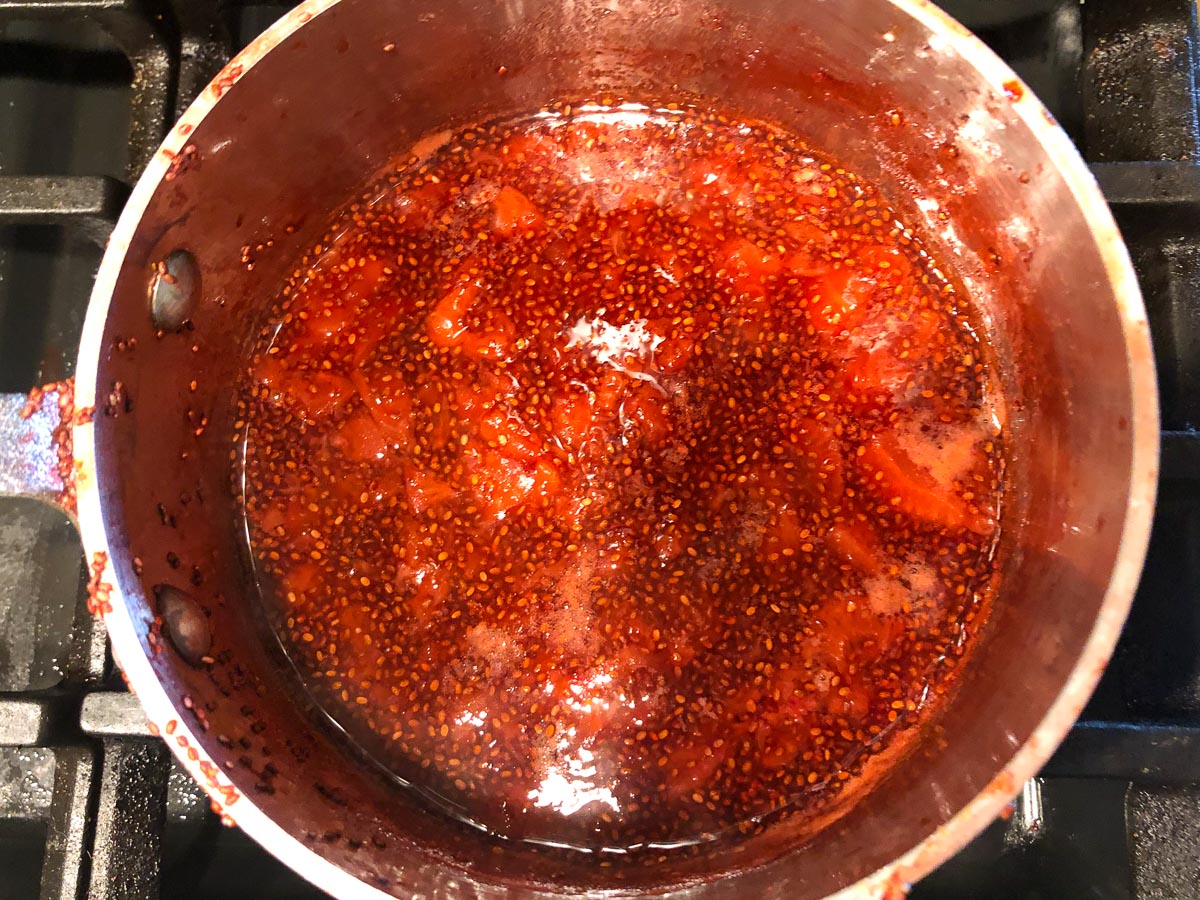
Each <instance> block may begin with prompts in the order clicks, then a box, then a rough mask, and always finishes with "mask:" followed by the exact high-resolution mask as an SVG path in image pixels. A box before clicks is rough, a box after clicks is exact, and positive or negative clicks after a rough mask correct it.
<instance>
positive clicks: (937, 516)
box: [237, 104, 1003, 852]
mask: <svg viewBox="0 0 1200 900" xmlns="http://www.w3.org/2000/svg"><path fill="white" fill-rule="evenodd" d="M971 321H972V314H971V310H970V308H969V305H968V302H967V300H966V298H964V297H963V296H962V295H961V293H959V292H956V290H955V289H954V287H953V286H952V285H951V284H950V283H948V282H947V281H946V280H945V279H944V278H943V277H942V276H941V274H940V273H939V271H938V269H937V268H936V266H935V265H934V263H933V262H932V261H931V260H930V259H929V257H928V256H927V255H926V253H925V252H924V251H923V250H922V249H921V246H920V244H919V241H918V239H917V237H916V236H915V235H914V234H912V233H911V232H910V231H909V230H908V229H906V228H905V226H904V225H902V224H901V223H900V222H898V221H897V220H896V219H895V217H894V216H893V213H892V211H891V210H890V209H889V208H888V206H887V205H886V203H885V202H884V201H883V200H882V199H881V196H880V194H879V192H878V191H877V190H876V189H875V188H873V187H872V186H871V185H869V184H865V183H863V182H862V181H861V180H860V179H858V178H856V177H855V175H854V174H853V173H851V172H847V171H844V170H843V169H841V168H838V167H837V165H836V164H835V163H833V162H830V161H828V160H825V159H822V158H821V157H820V156H818V155H817V154H816V153H814V152H812V151H810V150H808V149H806V148H805V146H804V145H803V144H802V143H801V142H800V141H798V140H797V139H796V138H794V137H792V136H789V135H787V134H783V133H781V132H779V131H777V130H773V129H772V128H769V127H765V126H761V125H757V124H744V123H740V122H737V121H732V120H730V119H728V118H726V117H723V116H720V115H716V114H711V113H708V112H705V111H703V110H698V109H693V108H687V109H683V108H676V107H669V108H665V109H651V108H647V107H642V106H637V105H632V104H630V105H622V106H601V105H586V106H576V107H565V106H560V107H553V108H549V109H547V110H543V111H542V112H541V113H539V114H537V115H534V116H531V117H528V118H525V119H520V120H508V121H505V122H501V123H497V124H493V125H490V126H485V127H477V128H471V129H468V130H464V131H461V132H459V133H458V134H457V135H455V136H454V137H452V138H451V139H449V140H448V141H447V142H446V143H444V144H443V145H441V147H440V148H439V149H436V150H434V151H432V153H430V154H428V155H425V156H423V157H420V158H412V159H410V160H407V161H406V162H404V163H403V164H402V165H400V166H398V167H396V168H395V169H394V170H392V171H391V172H390V173H388V174H387V175H386V176H385V177H384V178H383V179H382V180H381V181H380V182H379V183H377V184H376V185H375V186H374V187H372V189H371V190H370V191H369V192H367V193H365V194H364V195H363V198H362V199H361V200H360V201H359V202H356V203H353V204H352V205H350V206H349V207H348V208H346V209H345V210H344V211H343V212H342V213H341V214H340V216H339V217H338V218H337V219H336V221H335V223H334V225H333V226H332V227H331V229H330V231H329V236H328V238H327V239H326V240H325V241H323V242H322V243H321V244H320V245H319V246H317V247H316V248H314V249H313V250H312V252H311V253H310V254H309V255H308V256H306V257H305V258H304V259H302V260H300V263H299V268H297V269H296V271H295V274H294V275H293V277H292V279H291V280H290V282H289V283H288V284H287V285H286V286H285V287H284V288H283V290H282V295H281V297H280V300H279V303H278V305H277V307H276V309H275V314H274V318H273V320H272V322H271V324H270V326H269V327H268V328H266V329H264V331H263V332H262V337H261V339H260V342H259V345H258V347H257V348H256V350H255V352H254V355H253V358H252V362H251V365H250V366H249V369H248V372H247V378H246V381H245V383H244V385H243V388H242V394H241V397H240V407H239V408H240V416H239V422H238V425H237V428H238V434H239V446H241V448H242V450H241V451H240V452H239V454H238V461H239V464H240V465H241V466H242V467H243V471H242V472H241V474H242V476H244V477H242V478H240V479H239V480H240V482H241V483H242V484H243V485H244V489H243V494H242V498H241V499H242V502H243V504H244V509H245V514H246V518H247V523H248V529H247V530H248V534H249V537H250V542H251V550H252V556H253V559H254V561H255V565H256V568H257V577H258V578H259V581H260V585H261V589H262V596H263V603H264V606H265V609H266V611H267V615H268V618H269V620H270V622H271V623H272V625H273V626H274V627H275V629H276V630H277V633H278V635H279V638H280V640H281V642H282V644H283V646H284V648H285V649H286V651H287V652H288V654H289V655H290V656H291V658H292V660H293V662H294V664H295V666H296V668H297V669H298V671H299V672H300V674H301V676H302V677H303V679H304V680H305V682H306V684H307V687H308V689H309V690H310V691H311V694H312V696H313V697H314V698H315V700H316V701H317V702H318V703H319V704H320V705H321V706H322V707H323V708H324V709H325V711H326V712H328V713H329V715H330V716H331V717H332V718H333V719H334V720H335V721H336V722H337V723H338V724H339V725H340V726H341V728H342V729H344V730H345V732H346V733H347V734H348V735H350V736H351V737H352V738H353V739H354V740H355V741H356V742H357V743H358V744H359V745H360V746H361V747H362V748H363V749H364V750H365V751H366V752H367V753H368V754H369V755H371V756H372V757H373V758H374V759H375V760H376V761H377V762H379V763H381V764H382V765H383V766H385V767H387V768H388V769H389V770H390V771H391V772H392V773H394V774H395V776H396V777H397V778H398V779H400V780H401V781H402V782H403V783H404V784H405V785H407V786H408V789H411V790H415V791H418V792H420V793H421V794H422V795H423V796H424V797H426V798H427V799H428V800H429V801H430V802H431V803H432V804H434V805H436V806H437V807H438V808H439V809H441V810H443V811H448V812H450V813H451V814H453V815H455V816H457V817H459V818H460V819H461V820H463V821H465V822H468V823H470V824H472V825H474V826H476V827H478V828H480V829H483V830H486V831H487V832H490V833H492V834H495V835H499V836H503V837H505V838H509V839H514V840H527V841H536V842H540V843H544V844H550V845H552V846H568V847H575V848H581V849H588V850H600V849H621V850H626V851H630V850H637V849H639V848H643V849H645V848H651V849H655V848H657V850H661V849H662V848H665V847H674V846H681V845H687V844H696V843H699V842H702V841H707V840H710V839H713V838H714V837H716V836H720V835H735V834H737V833H739V832H749V831H752V830H754V829H756V828H760V827H763V826H764V825H765V824H767V823H769V822H772V821H775V820H777V819H778V818H780V817H784V816H813V815H814V814H815V813H817V812H818V811H821V812H827V811H829V809H830V808H831V806H830V804H833V803H836V801H837V799H838V798H839V797H848V796H849V794H850V792H849V791H847V790H846V788H845V786H846V785H848V784H851V783H853V780H854V778H855V776H856V775H857V774H858V773H859V772H861V770H862V768H863V765H864V763H865V761H866V760H868V759H869V758H870V757H871V756H872V755H873V754H876V753H878V752H879V751H880V750H882V749H884V748H898V747H901V746H902V744H903V742H904V741H905V740H907V739H911V738H912V736H913V735H915V734H916V733H917V729H914V728H912V727H911V726H912V725H913V724H914V723H915V722H916V721H918V719H920V718H921V717H923V716H926V715H928V713H929V712H930V711H931V710H933V709H935V708H936V706H937V699H938V698H939V697H940V696H942V695H943V694H944V693H945V692H946V689H947V687H948V685H949V683H950V680H951V675H952V673H953V671H954V670H955V667H956V665H957V663H958V662H959V660H961V658H962V656H963V654H964V653H965V652H966V650H967V649H968V648H969V646H970V641H971V639H972V637H973V636H974V635H975V634H976V633H977V631H978V629H979V625H980V622H981V620H982V618H983V613H984V611H985V610H986V608H987V604H988V598H989V596H990V593H991V591H992V589H993V580H994V572H993V568H992V553H993V549H994V546H995V544H996V540H997V518H998V512H999V499H1000V489H1001V482H1002V472H1003V458H1002V456H1001V446H1002V445H1001V440H1000V438H1001V434H1000V425H999V420H998V418H997V416H996V415H994V413H993V405H992V401H993V399H994V398H995V397H996V387H995V383H994V381H993V380H992V379H993V375H992V373H991V372H990V371H989V369H988V368H987V366H986V362H985V361H986V359H987V354H986V352H985V348H984V347H982V346H981V344H980V342H979V340H978V339H977V337H976V336H975V333H974V331H973V330H972V328H971V325H970V323H971ZM656 852H657V851H656Z"/></svg>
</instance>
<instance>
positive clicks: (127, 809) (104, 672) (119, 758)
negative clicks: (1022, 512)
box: [0, 0, 1200, 900]
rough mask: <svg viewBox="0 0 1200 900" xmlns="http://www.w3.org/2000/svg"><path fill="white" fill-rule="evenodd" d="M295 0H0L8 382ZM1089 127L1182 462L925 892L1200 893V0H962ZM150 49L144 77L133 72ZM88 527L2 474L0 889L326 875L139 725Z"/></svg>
mask: <svg viewBox="0 0 1200 900" xmlns="http://www.w3.org/2000/svg"><path fill="white" fill-rule="evenodd" d="M288 5H289V4H287V3H282V2H276V3H246V2H240V0H237V2H224V0H158V2H151V0H146V2H135V0H85V2H80V0H0V393H5V392H25V391H28V390H29V389H30V388H31V387H33V386H35V385H38V384H42V383H44V382H48V381H54V380H57V379H59V378H62V377H64V376H67V375H70V374H72V365H73V354H74V348H75V346H76V344H77V342H78V338H79V333H80V330H81V328H82V323H83V316H84V312H85V309H86V305H87V298H88V293H89V290H90V286H91V281H92V278H93V276H94V273H95V269H96V266H97V264H98V262H99V259H100V254H101V249H102V246H103V241H104V238H105V236H106V234H107V230H108V228H109V227H111V224H112V222H113V221H114V220H115V217H116V215H117V213H118V212H119V211H120V206H121V203H122V202H123V200H124V198H125V196H127V194H128V190H129V185H130V184H131V183H132V181H133V179H134V178H135V177H136V174H137V173H138V172H139V171H140V168H141V165H142V163H143V161H144V160H145V159H146V158H147V157H148V155H149V153H151V152H153V148H154V147H155V146H156V144H157V142H158V141H159V140H160V139H161V137H162V135H163V133H164V132H165V129H166V127H167V125H168V124H169V122H170V121H171V120H172V119H173V117H174V116H175V115H176V114H177V112H178V111H179V110H181V109H182V108H183V107H184V106H185V105H186V102H187V101H188V100H190V98H191V97H192V96H194V95H195V93H196V92H197V91H198V90H199V89H200V88H201V87H202V86H203V85H204V84H205V83H206V82H207V80H208V79H209V78H210V77H211V76H212V75H213V74H215V72H216V71H217V70H218V69H219V68H220V65H221V64H222V63H223V61H224V60H226V59H227V58H228V57H229V55H230V54H231V53H232V52H234V51H236V49H238V48H240V47H241V46H244V45H245V44H246V43H247V42H249V40H251V39H252V38H253V37H255V36H256V35H257V34H258V33H260V32H261V30H262V29H263V28H264V27H266V25H268V24H270V22H272V21H274V19H276V18H277V17H278V16H279V15H280V14H282V12H283V11H284V10H285V9H286V8H287V6H288ZM942 5H943V6H944V7H945V8H946V9H947V10H948V11H949V12H950V13H951V14H953V15H955V16H957V17H958V18H959V19H960V20H962V21H963V22H964V23H965V24H967V25H968V26H969V27H971V28H973V29H974V30H976V32H977V33H979V34H980V36H981V37H982V38H983V39H984V40H985V41H987V42H988V43H989V44H990V45H991V46H992V47H993V48H994V49H995V50H996V51H997V52H998V53H999V54H1000V55H1001V56H1003V57H1004V58H1005V59H1006V60H1008V61H1009V63H1010V64H1012V65H1013V67H1014V68H1015V69H1016V70H1017V72H1018V73H1019V74H1020V75H1021V76H1022V77H1023V78H1024V79H1025V80H1026V81H1027V83H1028V84H1029V85H1030V86H1031V87H1032V88H1033V90H1034V91H1035V92H1036V93H1037V94H1038V95H1039V96H1040V97H1041V98H1042V100H1043V101H1044V102H1045V103H1046V104H1047V105H1048V106H1049V108H1050V110H1051V111H1052V112H1053V113H1054V115H1055V116H1056V117H1057V118H1058V121H1059V122H1060V123H1061V124H1062V125H1063V127H1064V128H1065V129H1066V131H1067V133H1068V134H1069V135H1070V136H1071V137H1072V139H1073V140H1074V141H1075V142H1076V143H1077V144H1078V145H1079V146H1080V148H1081V149H1082V151H1083V152H1084V155H1085V157H1086V158H1087V160H1088V161H1089V163H1091V164H1093V168H1094V171H1095V172H1096V175H1097V178H1098V179H1099V181H1100V183H1101V187H1102V188H1103V189H1104V191H1105V195H1106V197H1107V198H1108V199H1109V202H1110V204H1111V205H1112V207H1113V209H1114V212H1115V213H1116V216H1117V220H1118V223H1119V224H1120V226H1121V228H1122V231H1123V233H1124V235H1125V238H1126V241H1127V243H1128V244H1129V248H1130V251H1131V254H1132V256H1133V259H1134V264H1135V266H1136V267H1137V269H1138V274H1139V278H1140V280H1141V283H1142V289H1143V292H1144V294H1145V298H1146V303H1147V307H1148V311H1149V315H1150V320H1151V328H1152V332H1153V338H1154V343H1155V349H1156V353H1157V358H1158V367H1159V384H1160V389H1161V394H1162V413H1163V428H1164V432H1163V437H1162V440H1163V467H1162V478H1161V484H1160V495H1159V496H1160V499H1159V507H1158V511H1157V515H1156V519H1155V527H1154V534H1153V537H1152V540H1151V547H1150V553H1149V558H1148V561H1147V566H1146V571H1145V575H1144V577H1143V580H1142V585H1141V588H1140V590H1139V592H1138V596H1137V599H1136V601H1135V604H1134V608H1133V613H1132V616H1131V618H1130V621H1129V624H1128V626H1127V627H1126V630H1125V632H1124V635H1123V637H1122V639H1121V642H1120V645H1119V647H1118V651H1117V654H1116V657H1115V659H1114V662H1113V664H1112V665H1111V666H1110V668H1109V671H1108V673H1107V674H1106V676H1105V678H1104V680H1103V682H1102V684H1101V686H1100V689H1099V690H1098V692H1097V694H1096V696H1095V698H1094V699H1093V701H1092V702H1091V703H1090V704H1089V706H1088V708H1087V709H1086V710H1085V712H1084V715H1083V717H1082V719H1081V721H1080V723H1079V724H1077V725H1076V726H1075V728H1074V729H1073V730H1072V732H1071V735H1070V736H1069V738H1068V739H1067V742H1066V743H1065V744H1064V746H1063V747H1062V748H1061V749H1060V751H1059V752H1058V754H1057V755H1056V756H1055V757H1054V759H1053V760H1052V761H1051V762H1050V764H1049V765H1048V766H1047V767H1046V769H1045V771H1044V772H1043V774H1042V777H1040V778H1039V779H1037V780H1036V781H1035V782H1031V783H1030V785H1027V786H1026V789H1025V791H1024V793H1023V794H1022V797H1021V798H1020V799H1019V801H1018V802H1017V803H1016V804H1015V805H1014V809H1013V815H1012V816H1011V817H1009V818H1008V819H1007V820H1002V821H998V822H997V823H995V824H994V825H992V826H991V827H990V828H989V829H988V830H987V831H986V832H985V833H984V834H983V835H981V836H980V837H979V838H978V839H977V840H976V841H974V842H973V843H972V844H971V845H970V846H969V847H968V848H967V849H965V850H964V851H963V852H962V853H960V854H959V855H958V856H956V857H955V858H954V859H953V860H951V861H950V862H948V863H947V864H946V865H944V866H943V867H942V868H941V869H939V870H938V871H937V872H936V873H934V874H933V875H932V876H930V877H929V878H927V879H926V880H925V881H923V882H922V883H920V884H919V885H917V886H916V887H915V889H914V890H913V893H912V896H913V897H915V898H918V900H942V898H961V897H972V898H984V900H987V898H1006V900H1007V898H1046V900H1050V898H1066V897H1069V898H1085V897H1086V898H1104V900H1127V898H1139V900H1150V898H1192V897H1198V896H1200V603H1198V602H1197V601H1198V595H1200V435H1198V434H1197V433H1196V432H1195V428H1196V427H1197V426H1200V168H1198V167H1197V159H1198V157H1200V131H1198V128H1197V109H1196V96H1197V90H1198V81H1197V80H1198V78H1200V65H1198V60H1197V44H1196V40H1197V36H1198V32H1197V22H1196V9H1195V7H1194V5H1193V0H1086V2H1081V0H955V2H951V0H946V2H944V3H943V4H942ZM135 73H136V77H135ZM84 581H85V579H84V573H83V569H82V561H81V557H80V552H79V543H78V537H77V535H76V533H75V532H74V530H73V528H72V526H71V525H70V524H69V523H68V522H67V521H66V519H65V518H64V517H63V516H62V515H61V514H59V513H57V512H55V511H53V510H51V509H49V508H47V507H43V506H41V505H39V504H37V503H35V502H33V501H28V500H13V499H0V900H27V898H35V897H40V898H45V900H52V898H53V900H69V898H70V900H74V898H82V897H85V896H86V897H90V898H96V900H102V898H118V897H120V898H130V900H137V898H152V897H154V896H156V895H162V896H164V897H169V898H179V900H184V898H197V900H200V898H228V900H241V898H247V900H249V898H255V900H271V898H284V897H287V898H305V897H320V896H322V895H321V894H320V893H319V892H318V891H316V890H315V889H313V888H311V887H310V886H308V885H307V884H305V883H304V882H303V881H301V880H300V879H299V878H298V877H297V876H295V875H293V874H292V873H291V872H289V871H288V870H287V869H286V868H285V867H284V866H282V865H281V864H279V863H277V862H276V861H274V860H273V859H272V858H271V857H269V856H268V855H267V854H266V853H265V852H264V851H262V850H260V849H259V848H258V847H257V845H255V844H254V843H253V842H251V841H250V840H249V839H248V838H246V837H245V836H244V835H243V834H242V833H241V832H240V831H238V830H236V829H228V828H225V827H223V826H222V825H221V824H220V823H219V820H218V819H217V817H216V816H215V815H213V814H212V813H211V811H210V810H209V807H208V802H207V800H206V798H205V797H204V796H203V795H202V793H201V792H200V791H199V789H198V788H196V787H195V786H194V785H193V784H192V783H191V782H190V781H189V779H188V778H187V777H186V776H185V775H183V774H182V772H181V771H180V770H179V769H178V768H177V767H176V766H174V765H173V764H172V762H171V760H170V759H169V757H168V754H167V753H166V751H165V749H164V748H163V747H162V746H161V745H160V744H159V743H158V742H157V741H152V740H149V739H147V738H146V737H145V736H144V724H143V722H142V719H141V716H140V713H139V711H138V709H137V706H136V703H135V702H134V701H133V700H132V698H131V697H129V695H128V694H125V693H124V689H123V687H122V686H121V684H120V680H119V678H117V677H115V676H114V673H113V671H112V664H111V660H110V659H109V658H108V656H107V654H106V652H105V647H104V636H103V634H102V632H101V629H100V626H97V625H96V624H95V623H94V622H92V620H91V619H90V617H88V616H87V615H86V612H85V611H84V610H83V609H82V603H81V600H80V597H81V589H82V587H83V584H84Z"/></svg>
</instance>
